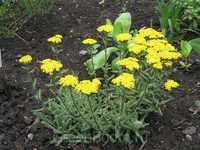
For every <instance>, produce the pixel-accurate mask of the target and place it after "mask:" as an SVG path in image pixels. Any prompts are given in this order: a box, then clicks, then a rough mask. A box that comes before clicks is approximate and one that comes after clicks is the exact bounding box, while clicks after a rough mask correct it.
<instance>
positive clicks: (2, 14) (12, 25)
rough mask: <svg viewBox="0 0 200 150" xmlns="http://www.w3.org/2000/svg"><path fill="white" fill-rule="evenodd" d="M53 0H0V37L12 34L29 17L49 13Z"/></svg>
mask: <svg viewBox="0 0 200 150" xmlns="http://www.w3.org/2000/svg"><path fill="white" fill-rule="evenodd" d="M54 2H55V1H54V0H34V1H33V0H19V1H16V0H0V37H10V36H14V35H15V33H16V32H17V31H18V30H19V29H20V28H21V27H22V26H23V24H24V23H25V22H27V21H28V20H29V19H30V18H31V17H34V16H41V15H45V14H46V13H49V12H50V10H51V9H52V7H53V5H54Z"/></svg>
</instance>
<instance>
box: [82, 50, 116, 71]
mask: <svg viewBox="0 0 200 150" xmlns="http://www.w3.org/2000/svg"><path fill="white" fill-rule="evenodd" d="M118 50H119V49H118V48H116V47H109V48H107V49H104V50H102V51H100V52H99V53H98V54H96V55H95V56H94V57H93V63H92V59H91V58H90V59H89V60H87V61H86V62H85V63H84V64H85V66H86V67H87V70H88V72H89V73H90V74H93V73H94V72H95V70H97V69H100V68H102V67H103V66H104V65H105V63H106V61H107V60H108V58H109V57H110V55H111V54H112V53H113V52H116V51H118ZM105 52H107V58H105Z"/></svg>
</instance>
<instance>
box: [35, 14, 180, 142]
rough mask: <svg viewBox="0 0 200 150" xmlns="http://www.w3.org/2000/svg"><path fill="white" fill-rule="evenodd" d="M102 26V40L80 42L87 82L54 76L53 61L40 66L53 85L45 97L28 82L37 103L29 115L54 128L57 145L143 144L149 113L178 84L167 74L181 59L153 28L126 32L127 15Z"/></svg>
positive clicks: (58, 65) (66, 75)
mask: <svg viewBox="0 0 200 150" xmlns="http://www.w3.org/2000/svg"><path fill="white" fill-rule="evenodd" d="M107 22H108V24H106V25H102V26H100V27H98V28H97V31H98V32H99V33H100V34H101V39H102V42H99V41H98V40H95V39H85V40H83V42H82V44H85V45H86V46H87V47H88V48H87V50H88V54H90V57H91V58H90V59H89V60H87V61H86V62H85V65H86V67H87V70H88V72H89V74H91V75H92V79H90V80H89V79H85V80H80V79H79V78H78V77H77V76H76V75H74V74H71V73H64V74H62V75H59V72H62V69H63V65H62V63H60V62H59V61H56V60H52V59H45V60H43V61H42V62H41V64H40V65H41V66H40V68H41V71H42V72H43V73H45V74H47V75H48V76H50V78H51V79H52V78H53V81H54V82H53V83H52V80H51V84H53V85H52V86H51V87H48V90H49V91H50V93H51V94H50V95H49V97H48V98H46V97H45V96H43V94H42V92H41V90H40V89H39V88H36V85H37V83H34V84H33V85H34V89H35V90H36V91H37V92H36V96H35V97H36V98H37V99H39V100H40V101H41V102H42V107H41V109H39V110H35V111H34V113H35V114H36V115H37V116H38V117H39V118H40V119H41V120H42V122H43V123H44V124H46V125H47V126H48V127H50V128H51V129H53V131H54V133H55V138H54V141H53V142H56V143H57V144H60V143H62V142H64V141H66V142H69V143H91V142H112V143H131V142H132V141H133V140H134V139H135V140H137V139H139V140H140V141H141V142H144V139H143V135H144V133H145V132H144V128H145V127H146V126H147V125H148V122H147V121H146V117H147V116H148V115H149V114H150V113H152V112H155V113H160V114H162V112H161V106H162V105H163V104H165V103H166V102H168V101H169V100H171V99H172V96H171V94H170V91H172V90H173V89H174V88H177V87H179V86H180V85H179V83H177V82H176V81H174V80H171V79H168V76H169V74H171V71H170V70H171V68H172V66H173V63H174V62H175V61H177V60H178V59H179V58H181V56H182V55H181V54H180V53H179V52H178V51H177V50H176V48H175V47H174V46H172V45H171V44H170V43H169V42H168V41H166V40H165V38H164V35H163V34H162V33H161V32H158V31H156V30H154V29H152V28H142V29H140V30H139V31H135V32H130V28H131V15H130V14H129V13H123V14H121V15H120V16H119V17H118V18H117V19H116V21H115V23H114V24H113V25H112V23H111V21H107ZM96 44H99V45H98V46H95V45H96ZM101 48H102V49H103V50H100V49H101ZM94 51H96V52H95V53H94ZM97 70H102V72H103V74H104V76H103V77H102V76H100V75H99V74H98V73H97V72H96V71H97Z"/></svg>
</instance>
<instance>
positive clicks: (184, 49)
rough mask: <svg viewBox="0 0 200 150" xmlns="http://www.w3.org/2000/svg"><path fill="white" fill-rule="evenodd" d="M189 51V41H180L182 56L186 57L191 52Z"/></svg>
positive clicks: (190, 49)
mask: <svg viewBox="0 0 200 150" xmlns="http://www.w3.org/2000/svg"><path fill="white" fill-rule="evenodd" d="M191 51H192V46H191V45H190V43H189V42H187V41H183V40H182V41H181V51H180V52H181V54H182V55H183V56H184V57H188V56H189V55H190V54H191Z"/></svg>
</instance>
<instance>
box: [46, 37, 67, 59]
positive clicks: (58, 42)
mask: <svg viewBox="0 0 200 150" xmlns="http://www.w3.org/2000/svg"><path fill="white" fill-rule="evenodd" d="M47 41H48V42H49V43H50V44H51V45H50V48H51V50H52V52H53V53H54V54H56V55H58V54H59V53H61V52H62V51H63V50H62V43H63V36H62V35H61V34H55V35H54V36H52V37H49V38H48V39H47Z"/></svg>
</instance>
